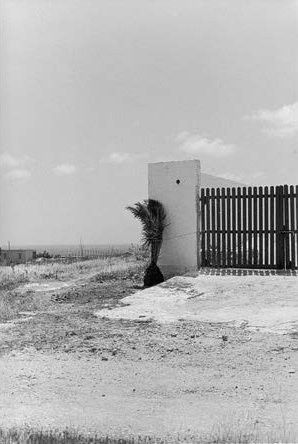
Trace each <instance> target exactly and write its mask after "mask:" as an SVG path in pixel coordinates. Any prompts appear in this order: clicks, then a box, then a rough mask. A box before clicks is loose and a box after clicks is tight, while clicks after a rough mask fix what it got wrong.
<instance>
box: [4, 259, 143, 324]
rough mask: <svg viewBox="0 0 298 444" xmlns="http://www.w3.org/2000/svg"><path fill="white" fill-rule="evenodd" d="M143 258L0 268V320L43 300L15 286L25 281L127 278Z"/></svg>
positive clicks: (35, 306) (36, 307) (33, 308)
mask: <svg viewBox="0 0 298 444" xmlns="http://www.w3.org/2000/svg"><path fill="white" fill-rule="evenodd" d="M144 267H145V261H144V260H141V259H140V260H136V259H135V257H133V256H132V257H122V258H119V257H113V258H108V259H93V260H87V261H80V262H73V263H68V264H65V263H64V264H63V263H56V262H51V263H46V264H42V265H38V264H27V265H18V266H15V267H14V268H12V267H1V268H0V321H8V320H11V319H14V318H16V317H17V316H18V313H19V311H36V310H39V309H41V308H43V307H42V306H43V305H44V304H45V303H46V302H47V301H46V299H45V298H42V299H41V298H38V297H37V295H36V294H34V293H32V292H30V291H29V292H20V291H18V287H20V286H22V285H23V284H26V283H33V282H40V281H44V280H48V281H49V282H50V281H57V280H58V281H69V282H73V283H74V284H75V285H76V284H78V285H79V284H80V282H81V281H82V283H84V282H86V281H100V282H106V281H110V280H123V279H131V278H134V277H135V276H137V277H138V278H139V276H141V275H142V273H143V270H144Z"/></svg>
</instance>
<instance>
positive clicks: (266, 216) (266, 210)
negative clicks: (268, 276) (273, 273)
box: [264, 187, 269, 268]
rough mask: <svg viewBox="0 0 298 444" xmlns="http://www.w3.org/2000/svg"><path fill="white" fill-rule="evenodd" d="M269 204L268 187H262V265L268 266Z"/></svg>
mask: <svg viewBox="0 0 298 444" xmlns="http://www.w3.org/2000/svg"><path fill="white" fill-rule="evenodd" d="M268 222H269V206H268V187H265V188H264V266H265V268H268V265H269V256H268V252H269V248H268V240H269V223H268Z"/></svg>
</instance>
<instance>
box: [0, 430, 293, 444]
mask: <svg viewBox="0 0 298 444" xmlns="http://www.w3.org/2000/svg"><path fill="white" fill-rule="evenodd" d="M0 442H1V443H2V444H173V443H185V444H186V443H189V444H256V443H259V444H272V443H283V444H290V443H294V442H297V441H296V440H295V438H294V436H293V435H292V434H291V433H287V432H284V431H279V432H275V431H269V432H268V433H267V434H265V435H264V434H260V433H259V432H258V431H257V430H255V429H254V428H251V430H248V431H246V430H235V429H233V428H230V426H226V427H225V426H223V427H222V428H221V427H219V428H218V430H217V431H211V432H210V433H209V434H205V435H201V436H198V435H196V434H191V433H188V434H187V433H185V434H183V433H181V434H177V435H173V436H166V437H155V436H128V437H125V436H124V437H117V436H101V435H97V434H91V433H90V434H82V433H79V432H77V431H75V430H64V431H58V430H56V431H52V430H34V429H30V428H25V429H23V430H22V429H15V428H14V429H8V430H1V429H0Z"/></svg>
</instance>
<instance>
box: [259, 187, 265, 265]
mask: <svg viewBox="0 0 298 444" xmlns="http://www.w3.org/2000/svg"><path fill="white" fill-rule="evenodd" d="M258 199H259V266H261V267H262V266H263V265H264V262H263V257H264V251H263V248H264V247H263V187H259V198H258Z"/></svg>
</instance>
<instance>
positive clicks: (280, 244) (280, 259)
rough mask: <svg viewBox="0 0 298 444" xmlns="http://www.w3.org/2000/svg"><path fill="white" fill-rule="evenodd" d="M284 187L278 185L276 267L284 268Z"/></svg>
mask: <svg viewBox="0 0 298 444" xmlns="http://www.w3.org/2000/svg"><path fill="white" fill-rule="evenodd" d="M283 214H284V211H283V187H282V186H277V187H276V267H277V268H279V269H282V268H284V239H283V238H284V235H283V233H282V231H283Z"/></svg>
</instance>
